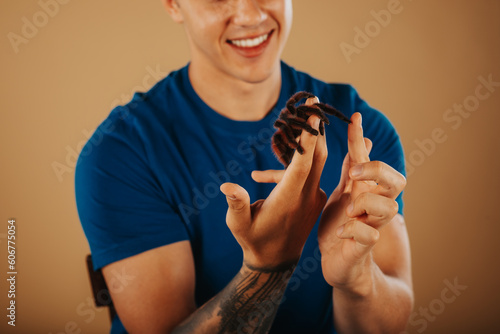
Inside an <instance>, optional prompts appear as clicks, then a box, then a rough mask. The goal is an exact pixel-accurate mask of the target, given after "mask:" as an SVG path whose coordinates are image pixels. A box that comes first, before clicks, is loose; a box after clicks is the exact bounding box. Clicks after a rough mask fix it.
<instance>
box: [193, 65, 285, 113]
mask: <svg viewBox="0 0 500 334" xmlns="http://www.w3.org/2000/svg"><path fill="white" fill-rule="evenodd" d="M189 80H190V81H191V85H192V86H193V88H194V90H195V92H196V93H197V94H198V96H199V97H200V98H201V99H202V100H203V101H204V102H205V103H206V104H207V105H208V106H210V107H211V108H212V109H213V110H215V111H216V112H218V113H219V114H221V115H223V116H225V117H227V118H230V119H234V120H237V121H258V120H261V119H262V118H264V117H265V116H266V115H267V114H268V113H269V111H270V110H271V109H272V108H273V107H274V105H275V104H276V102H277V101H278V98H279V95H280V90H281V66H280V64H279V63H278V65H277V66H276V68H275V69H274V70H273V72H272V73H271V75H270V76H269V77H268V78H266V79H265V80H263V81H261V82H257V83H249V82H244V81H242V80H238V79H237V78H234V77H229V76H224V75H221V74H220V73H215V71H214V73H211V72H210V71H201V70H199V69H198V68H197V67H196V65H195V64H193V63H191V64H190V65H189Z"/></svg>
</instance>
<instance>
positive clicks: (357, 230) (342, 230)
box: [337, 219, 380, 251]
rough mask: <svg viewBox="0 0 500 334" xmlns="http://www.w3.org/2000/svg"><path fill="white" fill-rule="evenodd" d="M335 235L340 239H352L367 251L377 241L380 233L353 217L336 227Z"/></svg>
mask: <svg viewBox="0 0 500 334" xmlns="http://www.w3.org/2000/svg"><path fill="white" fill-rule="evenodd" d="M337 236H338V237H339V238H341V239H353V240H354V241H357V242H358V243H359V244H360V245H361V246H362V247H363V248H365V251H367V250H368V249H369V248H371V247H373V246H374V245H375V243H376V242H377V241H378V239H379V237H380V233H379V231H377V230H376V229H375V228H373V227H371V226H369V225H367V224H365V223H363V222H361V221H359V220H354V219H353V220H350V221H349V222H347V223H345V224H344V225H342V226H340V227H339V228H338V230H337Z"/></svg>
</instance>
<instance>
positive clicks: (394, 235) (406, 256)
mask: <svg viewBox="0 0 500 334" xmlns="http://www.w3.org/2000/svg"><path fill="white" fill-rule="evenodd" d="M373 258H374V261H375V263H376V264H377V265H378V266H379V268H380V269H381V270H382V272H383V273H384V274H386V275H388V276H392V277H395V278H399V279H401V280H403V281H404V282H405V283H406V284H407V285H408V287H409V288H410V289H411V288H412V279H411V255H410V241H409V238H408V231H407V229H406V224H405V220H404V218H403V216H402V215H400V214H396V216H395V217H394V218H393V219H392V221H391V222H390V223H389V224H387V225H386V226H384V228H382V229H381V230H380V239H379V241H378V242H377V244H376V245H375V247H374V248H373Z"/></svg>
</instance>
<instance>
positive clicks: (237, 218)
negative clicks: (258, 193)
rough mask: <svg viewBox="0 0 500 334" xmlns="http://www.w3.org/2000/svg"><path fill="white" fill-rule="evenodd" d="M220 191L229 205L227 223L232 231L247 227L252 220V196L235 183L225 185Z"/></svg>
mask: <svg viewBox="0 0 500 334" xmlns="http://www.w3.org/2000/svg"><path fill="white" fill-rule="evenodd" d="M220 190H221V191H222V193H223V194H224V195H226V200H227V204H228V209H227V215H226V223H227V225H228V227H229V229H230V230H231V231H233V232H234V231H235V230H238V229H239V228H241V227H244V226H247V225H248V224H249V222H250V219H251V213H250V196H249V195H248V192H247V191H246V190H245V189H244V188H243V187H241V186H239V185H237V184H235V183H223V184H222V185H221V186H220Z"/></svg>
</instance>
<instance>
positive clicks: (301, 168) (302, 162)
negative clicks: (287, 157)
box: [280, 99, 320, 193]
mask: <svg viewBox="0 0 500 334" xmlns="http://www.w3.org/2000/svg"><path fill="white" fill-rule="evenodd" d="M309 100H313V99H308V102H306V103H309V104H310V103H311V102H309ZM313 101H314V100H313ZM319 123H320V119H319V117H317V116H315V115H312V116H310V117H309V118H308V119H307V124H309V125H310V126H311V127H312V128H313V129H315V130H318V132H319ZM317 140H318V136H315V135H313V134H310V133H309V132H307V131H305V130H302V133H301V135H300V141H299V143H300V145H301V146H302V148H303V149H304V154H298V153H297V152H295V154H294V155H293V158H292V162H291V163H290V165H289V166H288V168H287V169H286V171H285V175H284V177H283V180H282V182H280V185H281V186H282V187H284V188H285V191H290V192H292V193H293V192H297V191H299V192H301V191H302V189H303V187H304V184H305V182H306V180H307V178H308V177H309V173H310V171H311V167H312V164H313V158H314V152H315V147H316V142H317Z"/></svg>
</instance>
